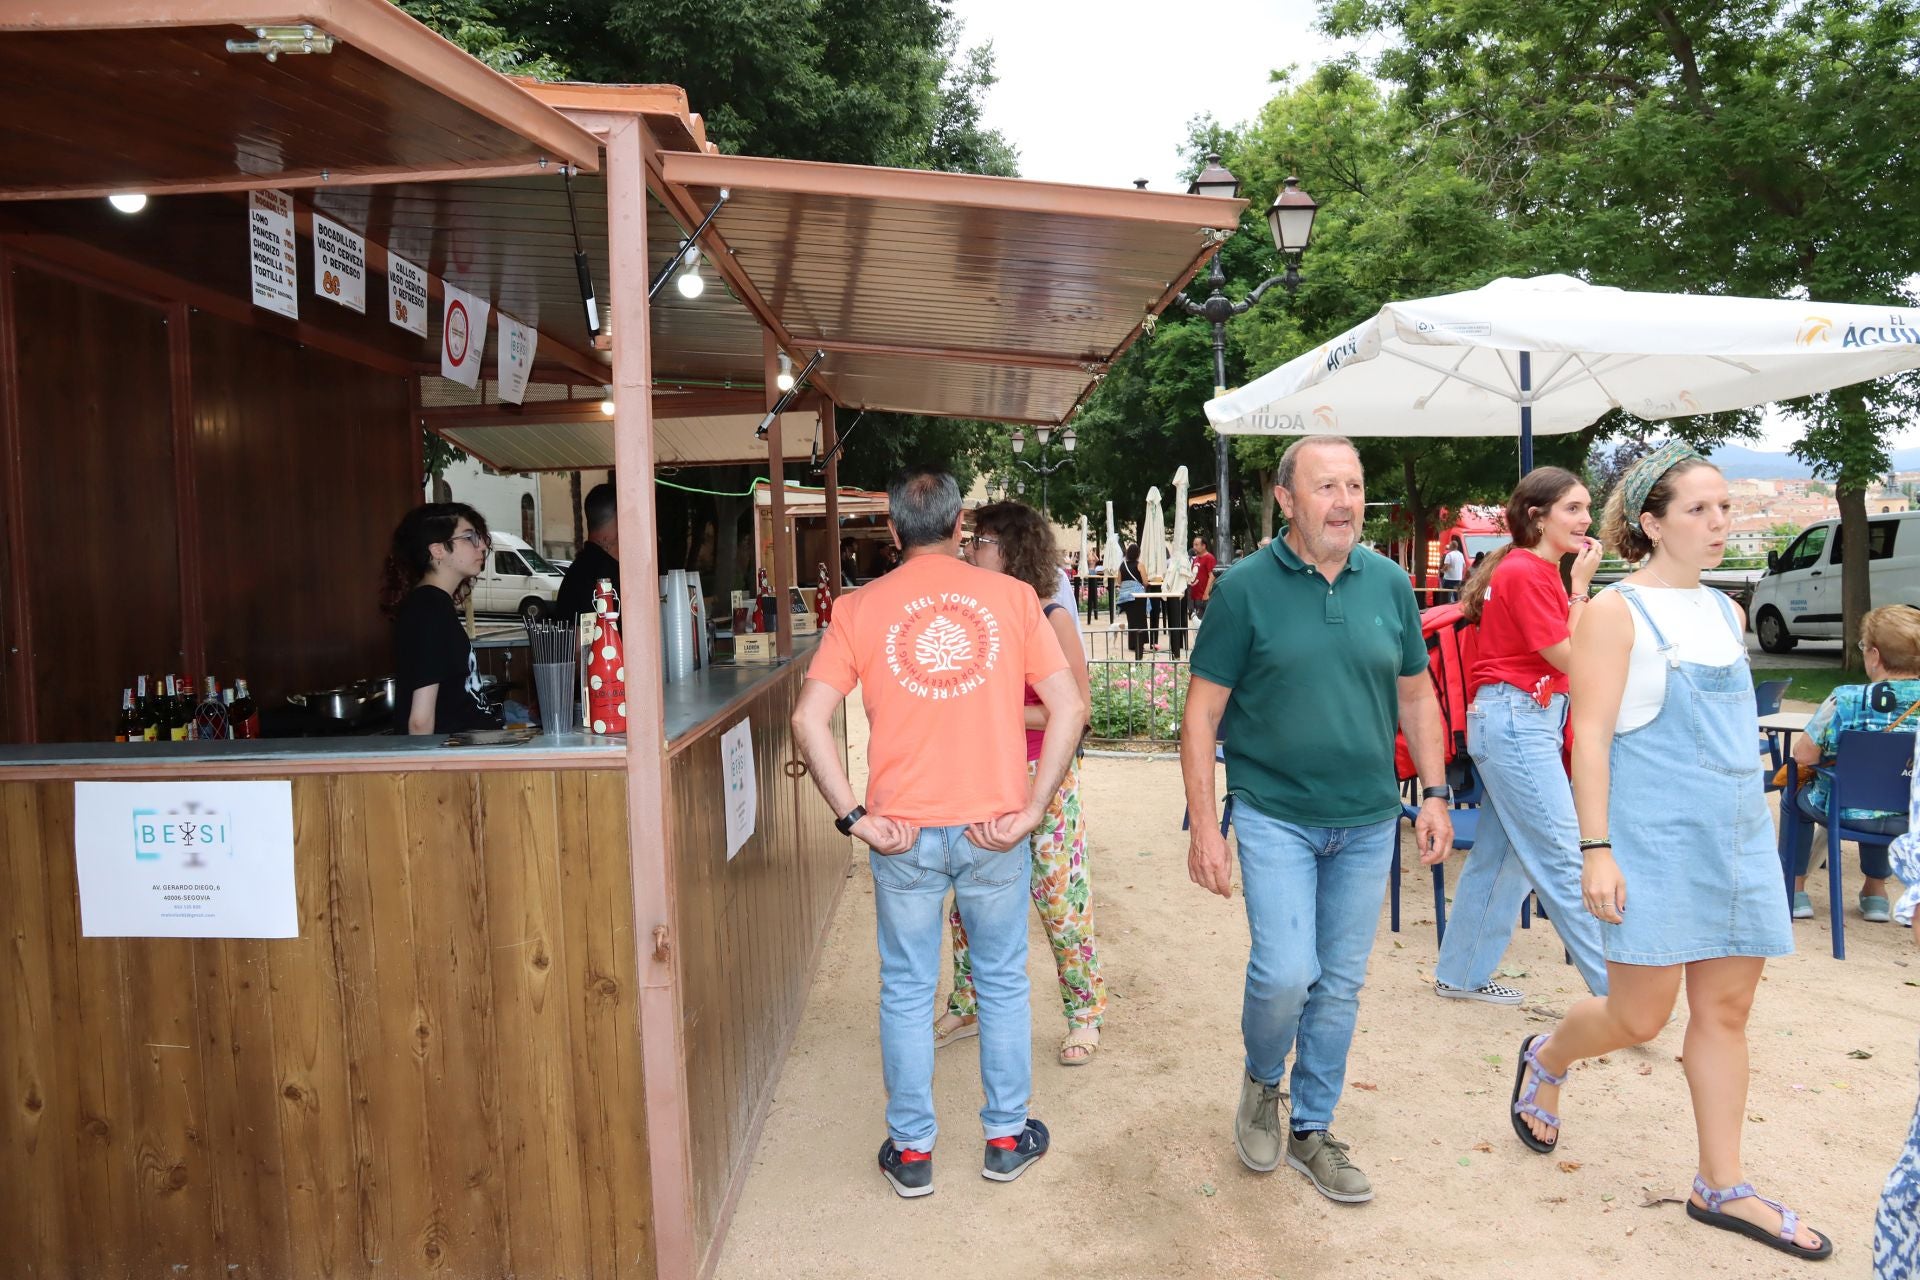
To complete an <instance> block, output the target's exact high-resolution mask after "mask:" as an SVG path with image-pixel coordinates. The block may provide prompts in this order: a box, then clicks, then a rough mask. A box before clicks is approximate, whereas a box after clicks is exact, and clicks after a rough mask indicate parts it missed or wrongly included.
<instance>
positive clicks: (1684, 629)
mask: <svg viewBox="0 0 1920 1280" xmlns="http://www.w3.org/2000/svg"><path fill="white" fill-rule="evenodd" d="M1635 594H1636V596H1637V597H1638V602H1639V603H1640V604H1642V605H1644V606H1645V607H1646V610H1647V612H1648V613H1649V614H1650V615H1652V617H1653V620H1654V621H1655V622H1657V623H1659V624H1660V631H1661V633H1662V634H1663V635H1665V636H1666V638H1667V643H1668V644H1671V645H1676V646H1678V649H1679V652H1678V653H1677V654H1676V655H1675V656H1676V657H1678V658H1679V659H1680V660H1681V661H1682V662H1697V663H1699V664H1701V665H1702V666H1708V667H1724V666H1726V665H1727V664H1728V663H1730V662H1736V661H1738V660H1739V658H1740V656H1741V654H1743V653H1744V652H1745V651H1746V640H1745V638H1744V637H1742V636H1740V635H1738V634H1736V633H1735V631H1734V629H1733V623H1732V621H1731V620H1730V619H1729V616H1728V615H1729V614H1730V613H1731V610H1729V609H1727V608H1726V607H1725V606H1724V603H1723V602H1722V601H1720V600H1716V599H1714V597H1715V596H1716V595H1719V594H1720V593H1719V592H1717V591H1715V590H1714V589H1713V588H1712V587H1694V588H1693V589H1691V590H1682V589H1676V588H1673V587H1641V586H1636V587H1635ZM1625 603H1626V604H1627V612H1629V613H1630V614H1632V615H1633V654H1632V656H1631V657H1630V658H1629V659H1628V661H1627V687H1626V691H1625V692H1624V693H1623V694H1622V695H1621V698H1620V717H1619V719H1617V720H1616V721H1614V726H1613V728H1614V732H1615V733H1625V732H1626V731H1627V730H1628V729H1638V728H1639V727H1640V726H1641V725H1643V724H1648V723H1651V722H1652V720H1653V718H1654V717H1655V716H1657V715H1659V714H1660V704H1661V703H1662V702H1665V701H1666V696H1667V662H1666V659H1665V658H1663V657H1662V656H1661V654H1660V645H1659V642H1658V641H1657V640H1655V639H1654V638H1653V631H1652V629H1651V628H1649V627H1648V626H1647V620H1646V619H1645V618H1643V617H1641V616H1640V611H1639V610H1638V609H1636V608H1634V607H1633V603H1632V602H1625Z"/></svg>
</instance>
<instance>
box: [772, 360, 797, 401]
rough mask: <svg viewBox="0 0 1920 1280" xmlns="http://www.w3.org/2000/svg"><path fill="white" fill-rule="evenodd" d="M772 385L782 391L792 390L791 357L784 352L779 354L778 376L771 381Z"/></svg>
mask: <svg viewBox="0 0 1920 1280" xmlns="http://www.w3.org/2000/svg"><path fill="white" fill-rule="evenodd" d="M773 385H774V386H776V387H778V388H780V389H781V390H782V391H791V390H793V357H792V356H790V355H788V354H787V353H786V352H784V351H782V352H781V353H780V376H779V377H777V378H775V379H774V380H773Z"/></svg>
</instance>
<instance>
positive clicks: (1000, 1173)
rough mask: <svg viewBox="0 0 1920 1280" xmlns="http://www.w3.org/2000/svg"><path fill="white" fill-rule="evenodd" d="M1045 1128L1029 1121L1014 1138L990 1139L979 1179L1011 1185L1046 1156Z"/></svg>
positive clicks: (1031, 1120)
mask: <svg viewBox="0 0 1920 1280" xmlns="http://www.w3.org/2000/svg"><path fill="white" fill-rule="evenodd" d="M1047 1141H1048V1140H1047V1126H1045V1125H1043V1124H1041V1123H1040V1122H1039V1121H1038V1120H1034V1119H1031V1118H1029V1119H1028V1121H1027V1127H1026V1128H1025V1129H1022V1130H1021V1131H1020V1133H1019V1134H1018V1136H1016V1137H1011V1138H993V1139H991V1140H989V1141H988V1143H987V1160H986V1163H985V1164H984V1165H982V1166H981V1167H980V1176H981V1177H983V1178H991V1179H993V1180H994V1181H995V1182H1012V1181H1013V1180H1014V1179H1015V1178H1017V1177H1019V1176H1020V1175H1021V1174H1023V1173H1025V1172H1026V1171H1027V1166H1028V1165H1030V1164H1032V1163H1033V1162H1034V1161H1035V1160H1038V1159H1039V1158H1040V1157H1041V1156H1043V1155H1045V1154H1047Z"/></svg>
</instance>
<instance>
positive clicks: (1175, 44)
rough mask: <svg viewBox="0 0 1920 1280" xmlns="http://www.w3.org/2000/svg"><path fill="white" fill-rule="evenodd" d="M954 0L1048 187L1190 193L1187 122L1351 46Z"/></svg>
mask: <svg viewBox="0 0 1920 1280" xmlns="http://www.w3.org/2000/svg"><path fill="white" fill-rule="evenodd" d="M952 6H953V12H954V14H955V16H956V17H958V18H959V19H960V20H961V22H962V23H964V24H965V29H964V31H963V32H962V33H961V44H962V46H963V47H964V46H970V45H976V44H982V43H985V42H987V41H991V42H992V43H993V52H994V63H995V70H996V71H997V72H998V74H999V76H1000V83H998V84H997V85H995V86H994V87H993V88H992V89H991V90H989V91H988V95H987V102H986V123H987V125H988V126H989V127H991V128H995V129H998V130H1000V131H1001V132H1002V133H1003V134H1005V135H1006V136H1007V138H1008V140H1010V141H1011V142H1012V143H1013V145H1014V146H1015V147H1017V148H1018V149H1019V152H1020V175H1021V176H1022V177H1025V178H1038V179H1041V180H1043V181H1048V182H1076V183H1084V184H1087V185H1089V186H1101V187H1125V186H1127V185H1129V184H1130V183H1132V181H1133V180H1134V179H1135V178H1145V179H1147V180H1148V185H1149V186H1150V187H1152V188H1153V189H1155V190H1159V191H1169V190H1184V189H1185V186H1184V183H1182V182H1180V181H1179V180H1178V176H1177V175H1178V172H1179V168H1180V150H1179V149H1180V144H1181V142H1182V141H1184V140H1185V138H1186V136H1187V122H1188V121H1189V120H1191V119H1193V118H1194V117H1195V116H1199V115H1206V114H1211V115H1212V116H1213V117H1214V118H1215V119H1216V120H1219V121H1220V122H1221V123H1223V124H1229V125H1231V124H1239V123H1243V122H1246V121H1250V120H1252V119H1253V118H1254V117H1255V116H1256V115H1257V114H1258V113H1259V111H1260V108H1261V107H1262V106H1263V105H1265V103H1266V101H1267V99H1268V98H1270V97H1272V96H1273V92H1274V86H1273V83H1272V72H1273V71H1275V70H1278V69H1283V68H1285V67H1287V66H1290V65H1292V66H1297V67H1298V68H1299V69H1300V70H1301V71H1302V72H1304V71H1306V70H1308V69H1310V68H1312V67H1313V66H1315V65H1317V64H1318V63H1321V62H1324V61H1326V60H1328V59H1329V58H1332V57H1335V56H1338V55H1339V54H1340V53H1341V52H1343V51H1344V50H1345V49H1347V48H1351V47H1354V46H1344V45H1338V44H1336V43H1335V42H1333V41H1330V40H1328V39H1327V38H1326V37H1325V36H1322V35H1321V34H1320V33H1319V32H1318V31H1317V30H1315V27H1314V18H1315V12H1316V8H1315V5H1314V3H1313V0H1209V2H1208V3H1203V4H1168V3H1167V2H1166V0H1101V2H1100V3H1088V2H1087V0H952ZM1215 33H1218V35H1219V37H1220V38H1215ZM1370 47H1371V46H1359V51H1360V52H1361V53H1362V55H1363V56H1364V55H1365V54H1366V53H1368V52H1369V49H1370ZM1763 430H1764V438H1763V439H1762V440H1760V441H1755V442H1752V444H1753V447H1758V448H1765V449H1785V448H1786V447H1787V446H1788V445H1789V444H1791V443H1793V441H1795V440H1797V439H1798V438H1799V436H1800V428H1799V426H1798V425H1797V424H1794V423H1792V422H1789V421H1787V420H1786V419H1784V418H1782V417H1780V416H1779V415H1777V414H1771V415H1769V417H1768V421H1767V423H1766V426H1765V427H1764V429H1763ZM1911 436H1912V433H1906V434H1903V436H1902V438H1901V439H1900V441H1899V443H1900V444H1907V443H1911V442H1912V440H1911Z"/></svg>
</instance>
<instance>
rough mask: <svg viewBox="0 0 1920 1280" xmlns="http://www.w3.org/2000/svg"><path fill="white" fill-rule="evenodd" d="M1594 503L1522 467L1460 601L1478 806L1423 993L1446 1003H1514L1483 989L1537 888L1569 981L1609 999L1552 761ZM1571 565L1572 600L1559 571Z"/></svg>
mask: <svg viewBox="0 0 1920 1280" xmlns="http://www.w3.org/2000/svg"><path fill="white" fill-rule="evenodd" d="M1590 505H1591V501H1590V499H1589V497H1588V495H1587V489H1586V486H1585V485H1583V484H1581V483H1580V478H1579V477H1578V476H1576V475H1574V474H1573V473H1572V472H1570V471H1563V470H1561V469H1560V468H1559V467H1541V468H1539V469H1537V470H1534V471H1530V472H1528V473H1527V474H1526V475H1525V476H1524V477H1523V478H1522V479H1521V481H1520V484H1519V486H1518V487H1517V488H1515V489H1514V491H1513V496H1512V497H1511V498H1509V499H1508V500H1507V511H1506V517H1507V530H1508V532H1509V533H1511V534H1512V535H1513V542H1512V544H1511V545H1509V546H1505V547H1502V548H1501V549H1500V550H1498V551H1496V552H1494V553H1493V554H1492V555H1491V556H1488V557H1487V559H1486V561H1485V562H1484V563H1482V564H1481V565H1480V567H1479V568H1477V569H1475V570H1474V571H1473V576H1472V577H1470V578H1468V579H1467V583H1466V586H1465V587H1464V588H1463V589H1462V590H1461V592H1460V605H1461V609H1462V611H1463V612H1464V613H1465V614H1466V616H1467V618H1468V619H1469V620H1470V621H1473V622H1477V623H1478V624H1479V628H1480V634H1479V655H1478V657H1477V658H1476V659H1475V660H1474V663H1473V667H1472V669H1471V670H1470V671H1469V672H1468V673H1467V701H1468V710H1467V754H1468V755H1470V756H1471V757H1472V758H1473V763H1474V767H1475V769H1476V770H1477V771H1478V772H1479V775H1480V781H1481V783H1482V784H1483V785H1484V786H1485V788H1486V798H1485V799H1484V800H1483V801H1482V802H1481V806H1480V826H1479V830H1478V831H1477V832H1476V834H1475V837H1474V845H1473V852H1472V853H1471V854H1469V855H1468V857H1467V865H1466V870H1465V871H1463V872H1462V873H1461V875H1460V883H1459V885H1458V886H1457V887H1456V888H1455V890H1454V896H1453V910H1452V913H1451V914H1450V915H1449V916H1448V917H1447V931H1446V937H1445V938H1444V940H1443V941H1442V942H1441V945H1440V962H1439V963H1438V964H1436V965H1435V966H1434V971H1433V976H1434V984H1433V988H1434V991H1435V992H1436V993H1437V994H1439V995H1442V996H1446V997H1448V998H1449V999H1455V1000H1484V1001H1486V1002H1488V1003H1490V1004H1518V1003H1520V1001H1521V1000H1523V999H1525V996H1524V995H1522V993H1520V992H1518V991H1515V990H1514V989H1513V988H1511V987H1507V986H1502V985H1501V984H1500V983H1497V982H1495V981H1493V973H1494V969H1495V967H1496V966H1498V965H1499V963H1500V957H1501V956H1502V955H1504V954H1505V953H1506V949H1507V941H1508V939H1509V938H1511V937H1512V935H1513V926H1514V923H1515V921H1516V920H1517V919H1518V917H1519V914H1520V903H1521V902H1522V901H1523V900H1524V899H1525V898H1526V896H1527V893H1528V891H1529V890H1537V891H1538V892H1539V894H1540V897H1541V900H1542V901H1543V902H1544V903H1545V904H1546V906H1547V909H1548V911H1550V912H1551V913H1552V914H1551V917H1550V918H1551V919H1552V921H1553V923H1554V927H1555V928H1556V929H1558V930H1559V933H1560V937H1561V940H1562V941H1564V942H1565V943H1566V947H1567V950H1568V952H1569V953H1570V954H1571V955H1572V956H1573V961H1574V964H1575V965H1577V966H1578V967H1579V969H1580V976H1581V977H1583V978H1585V979H1586V982H1587V986H1588V988H1589V989H1591V990H1592V991H1593V992H1594V994H1596V995H1604V994H1605V993H1606V990H1607V962H1606V957H1605V955H1604V953H1603V951H1602V949H1601V942H1600V924H1599V921H1598V920H1596V919H1595V918H1594V916H1593V915H1592V914H1591V913H1589V912H1588V911H1587V910H1586V905H1585V903H1584V901H1583V900H1582V898H1581V894H1580V871H1581V858H1580V824H1579V821H1578V819H1577V818H1575V816H1574V812H1573V788H1572V786H1571V784H1570V783H1569V782H1568V780H1567V773H1566V768H1565V766H1564V765H1563V764H1562V762H1561V759H1562V758H1561V750H1562V746H1563V744H1564V742H1565V738H1566V726H1567V668H1568V666H1569V665H1570V664H1571V662H1572V656H1573V632H1574V628H1576V627H1578V626H1579V625H1580V615H1581V614H1582V613H1584V612H1585V610H1584V608H1583V607H1582V606H1584V605H1585V604H1586V601H1587V589H1588V587H1589V586H1590V585H1591V584H1592V582H1593V572H1594V570H1595V569H1596V568H1598V567H1599V565H1600V544H1599V543H1598V542H1597V541H1595V540H1594V539H1592V538H1589V537H1587V528H1588V526H1589V525H1591V524H1592V523H1593V515H1592V512H1591V510H1590V509H1589V508H1590ZM1566 556H1573V557H1574V561H1573V571H1572V582H1573V589H1572V592H1571V593H1569V592H1568V590H1567V588H1566V587H1565V586H1563V585H1562V584H1561V578H1560V562H1561V560H1562V559H1563V558H1564V557H1566Z"/></svg>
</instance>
